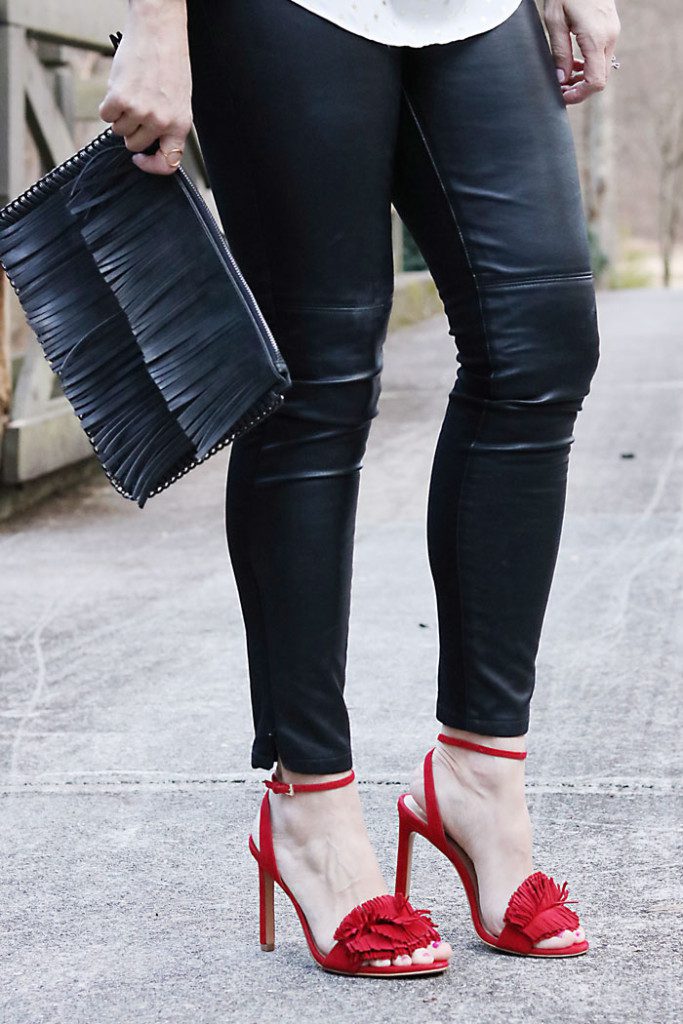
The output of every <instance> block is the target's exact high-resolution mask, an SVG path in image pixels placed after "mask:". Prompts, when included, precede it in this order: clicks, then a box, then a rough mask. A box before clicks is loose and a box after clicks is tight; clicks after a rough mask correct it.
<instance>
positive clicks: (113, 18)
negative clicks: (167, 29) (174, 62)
mask: <svg viewBox="0 0 683 1024" xmlns="http://www.w3.org/2000/svg"><path fill="white" fill-rule="evenodd" d="M126 8H127V2H126V0H107V2H104V0H0V205H4V204H5V203H6V202H8V201H9V200H11V199H13V198H14V197H15V196H16V195H18V194H19V193H20V192H22V191H23V190H24V189H26V188H27V187H28V186H29V185H31V184H32V182H33V181H34V180H35V179H36V178H37V177H39V176H40V175H41V174H43V173H45V172H46V171H47V170H49V169H50V168H52V167H54V166H55V165H56V164H58V163H60V162H61V161H62V160H65V159H66V158H67V157H69V156H70V155H71V154H72V153H73V152H74V151H75V150H76V149H78V148H80V146H81V145H83V144H84V142H85V141H87V140H88V139H89V138H91V137H93V136H94V135H96V134H98V133H99V132H100V131H102V130H103V128H104V127H105V125H104V124H103V123H102V122H101V120H100V119H99V116H98V113H97V107H98V104H99V102H100V101H101V99H102V97H103V96H104V94H105V91H106V79H107V74H108V71H107V69H108V61H106V60H105V61H102V60H100V61H99V67H98V68H97V69H96V71H95V73H94V74H91V75H89V76H84V75H83V73H82V71H83V68H82V60H81V62H80V64H81V66H79V60H78V58H79V57H81V58H82V57H83V55H84V54H90V55H92V56H93V57H95V56H96V55H98V54H99V55H101V56H105V57H106V56H111V54H112V46H111V42H110V40H109V33H110V32H116V31H117V30H118V29H123V26H124V20H125V14H126ZM183 165H184V166H185V167H186V168H187V169H188V170H189V172H190V173H191V174H192V176H193V177H194V178H195V180H196V181H197V182H198V184H200V186H201V187H202V191H203V192H204V195H205V197H206V198H207V199H208V200H209V202H211V197H210V194H209V192H208V189H207V188H206V176H205V173H204V168H203V164H202V162H201V155H200V151H199V147H198V145H197V141H196V136H195V135H194V133H193V134H192V136H191V138H190V139H189V145H188V147H187V149H186V151H185V157H184V160H183ZM214 211H215V207H214ZM91 454H92V449H91V448H90V444H89V442H88V440H87V438H86V436H85V434H84V433H83V431H82V429H81V426H80V423H79V421H78V419H77V418H76V416H75V415H74V413H73V412H72V410H71V407H70V405H69V404H68V402H67V400H66V399H65V398H64V396H63V395H62V394H61V392H60V388H59V383H58V381H57V379H56V378H55V377H54V375H53V374H52V371H51V370H50V367H49V365H48V363H47V361H46V359H45V358H44V356H43V354H42V351H41V349H40V347H39V345H38V343H37V341H36V339H35V337H34V336H33V334H32V332H30V331H29V330H28V328H27V326H26V324H25V320H24V318H23V315H22V311H21V307H20V306H19V304H18V302H17V300H16V296H15V295H14V294H13V292H12V289H11V287H10V284H9V282H8V280H7V278H6V276H5V274H4V273H3V272H2V271H1V270H0V484H5V485H7V484H16V483H23V482H25V481H28V480H33V479H36V478H37V477H41V476H44V475H45V474H48V473H50V472H52V471H54V470H57V469H60V468H61V467H63V466H66V465H69V464H71V463H74V462H77V461H80V460H81V459H84V458H87V457H88V456H90V455H91Z"/></svg>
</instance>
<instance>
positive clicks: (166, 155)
mask: <svg viewBox="0 0 683 1024" xmlns="http://www.w3.org/2000/svg"><path fill="white" fill-rule="evenodd" d="M159 148H160V150H161V152H162V153H163V154H164V158H165V160H166V163H167V164H168V166H169V167H172V168H173V169H174V170H175V169H176V168H177V167H180V161H181V160H182V150H169V151H168V152H167V151H166V150H162V147H161V146H159ZM173 153H179V154H180V156H179V158H178V160H177V161H172V160H170V157H171V154H173Z"/></svg>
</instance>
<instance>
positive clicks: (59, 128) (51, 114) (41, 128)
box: [24, 46, 76, 167]
mask: <svg viewBox="0 0 683 1024" xmlns="http://www.w3.org/2000/svg"><path fill="white" fill-rule="evenodd" d="M48 75H49V72H48V71H46V70H45V68H44V67H43V65H42V64H41V63H40V61H39V60H38V58H37V57H36V55H35V53H33V51H32V50H31V49H30V48H29V47H28V46H27V47H26V53H25V57H24V84H25V89H26V98H27V100H28V103H29V108H30V111H31V114H32V115H33V116H32V122H33V123H32V124H31V130H32V132H33V134H34V136H35V138H36V143H37V145H38V149H39V150H40V153H41V156H42V158H43V160H44V161H45V163H46V164H47V166H48V167H54V166H55V165H56V164H59V163H61V162H62V161H63V160H66V159H67V157H70V156H71V154H72V153H73V151H74V149H75V148H76V146H75V144H74V141H73V138H72V137H71V133H70V131H69V128H68V125H67V123H66V121H65V120H64V115H63V114H62V112H61V110H60V109H59V107H58V106H57V101H56V100H55V97H54V93H53V91H52V88H51V85H50V83H49V81H48V77H47V76H48Z"/></svg>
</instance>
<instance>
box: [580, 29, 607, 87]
mask: <svg viewBox="0 0 683 1024" xmlns="http://www.w3.org/2000/svg"><path fill="white" fill-rule="evenodd" d="M576 41H577V42H578V44H579V47H580V49H581V53H582V54H583V58H584V64H583V78H584V81H585V83H586V85H587V87H588V88H589V89H590V91H591V92H601V91H602V90H603V89H604V88H605V84H606V81H607V71H606V69H605V46H604V44H597V43H596V42H595V41H594V40H593V39H591V38H590V37H584V36H583V35H581V34H578V35H577V37H576Z"/></svg>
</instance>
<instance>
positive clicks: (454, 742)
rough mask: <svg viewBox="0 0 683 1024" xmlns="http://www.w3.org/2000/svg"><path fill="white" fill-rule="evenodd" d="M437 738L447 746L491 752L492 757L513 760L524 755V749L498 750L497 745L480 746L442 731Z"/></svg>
mask: <svg viewBox="0 0 683 1024" xmlns="http://www.w3.org/2000/svg"><path fill="white" fill-rule="evenodd" d="M437 739H438V740H440V741H441V743H446V744H447V745H448V746H449V747H464V749H465V750H476V751H477V753H479V754H491V755H492V756H493V757H509V758H512V759H513V760H514V761H523V760H524V758H525V757H526V750H499V749H498V747H482V745H481V744H480V743H470V741H469V740H460V739H457V737H455V736H447V735H446V734H445V733H443V732H440V733H439V735H438V736H437Z"/></svg>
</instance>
